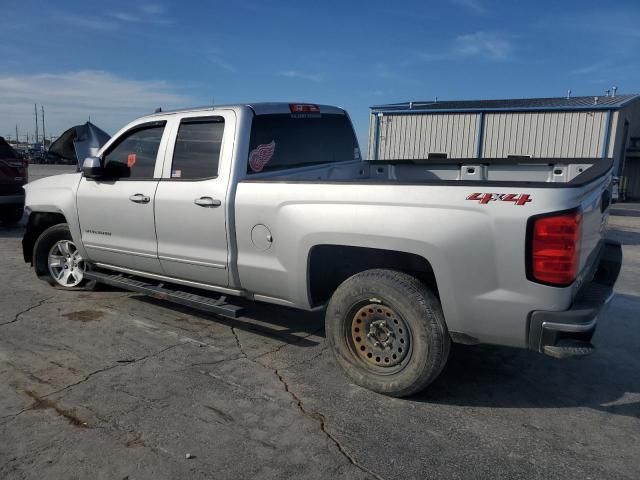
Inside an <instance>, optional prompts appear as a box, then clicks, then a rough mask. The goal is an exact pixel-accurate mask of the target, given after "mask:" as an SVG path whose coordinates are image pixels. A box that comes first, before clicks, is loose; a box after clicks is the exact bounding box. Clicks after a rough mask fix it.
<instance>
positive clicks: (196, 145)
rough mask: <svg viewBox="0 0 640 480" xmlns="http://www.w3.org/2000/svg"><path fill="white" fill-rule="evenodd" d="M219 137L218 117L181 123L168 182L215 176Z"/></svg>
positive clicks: (188, 120) (220, 122)
mask: <svg viewBox="0 0 640 480" xmlns="http://www.w3.org/2000/svg"><path fill="white" fill-rule="evenodd" d="M223 133H224V119H223V118H221V117H214V118H194V119H184V120H182V122H180V128H179V129H178V135H177V137H176V145H175V148H174V150H173V162H172V164H171V178H172V179H173V180H198V179H205V178H213V177H216V176H218V162H219V160H220V148H221V146H222V134H223Z"/></svg>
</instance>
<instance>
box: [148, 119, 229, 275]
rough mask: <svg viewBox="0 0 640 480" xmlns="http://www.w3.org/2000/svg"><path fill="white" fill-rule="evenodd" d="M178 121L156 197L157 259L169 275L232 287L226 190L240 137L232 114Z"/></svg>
mask: <svg viewBox="0 0 640 480" xmlns="http://www.w3.org/2000/svg"><path fill="white" fill-rule="evenodd" d="M214 113H215V112H211V111H209V112H202V114H200V113H198V114H193V115H191V116H186V117H183V118H179V119H176V120H175V121H176V122H178V121H179V125H176V127H177V128H174V131H175V132H176V133H175V135H174V137H175V140H173V138H172V140H171V141H170V143H169V146H168V149H167V157H166V158H167V160H166V162H165V170H164V172H163V178H162V180H161V181H160V183H159V184H158V190H157V192H156V205H155V209H156V232H157V235H158V257H159V258H160V263H161V265H162V268H163V270H164V271H165V273H166V275H169V276H171V277H175V278H179V279H182V280H190V281H193V282H199V283H206V284H210V285H217V286H222V287H226V286H227V285H228V281H229V280H228V276H229V272H228V258H227V253H228V245H227V228H226V224H227V212H228V208H227V188H228V186H229V178H230V165H231V155H232V153H233V144H234V136H235V118H234V116H233V113H231V112H229V111H220V112H219V113H217V114H214Z"/></svg>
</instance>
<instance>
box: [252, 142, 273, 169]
mask: <svg viewBox="0 0 640 480" xmlns="http://www.w3.org/2000/svg"><path fill="white" fill-rule="evenodd" d="M275 151H276V142H275V141H273V140H272V141H271V143H263V144H262V145H258V146H257V147H256V148H254V149H253V150H251V153H249V167H251V170H253V171H254V172H261V171H262V169H263V168H264V166H265V165H266V164H267V163H269V160H271V157H273V153H274V152H275Z"/></svg>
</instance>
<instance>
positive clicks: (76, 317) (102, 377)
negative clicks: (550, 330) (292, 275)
mask: <svg viewBox="0 0 640 480" xmlns="http://www.w3.org/2000/svg"><path fill="white" fill-rule="evenodd" d="M614 212H615V213H616V214H615V215H613V216H612V217H611V220H610V228H611V236H612V237H614V238H617V239H619V240H621V241H622V242H623V243H624V254H625V260H624V266H623V272H622V275H621V278H620V280H619V283H618V285H617V288H616V291H617V295H616V296H615V297H614V299H613V301H612V303H611V304H610V306H609V308H608V309H607V311H606V312H605V313H604V314H603V316H602V321H601V324H600V325H599V328H598V331H597V333H596V336H595V339H594V343H595V344H596V345H597V346H598V349H597V351H596V353H594V355H592V356H591V357H589V358H586V359H583V360H569V361H556V360H553V359H550V358H546V357H544V356H542V355H538V354H533V353H530V352H527V351H523V350H515V349H506V348H498V347H490V346H477V347H459V346H456V347H454V349H453V351H452V355H451V358H450V361H449V364H448V366H447V367H446V369H445V370H444V372H443V374H442V375H441V377H440V378H439V379H438V380H437V381H436V382H435V383H434V384H433V385H432V386H431V387H430V389H429V390H428V391H426V392H424V393H422V394H420V395H418V396H415V397H413V398H410V399H405V400H398V399H392V398H387V397H384V396H381V395H377V394H374V393H372V392H370V391H367V390H364V389H362V388H359V387H356V386H354V385H352V384H350V383H349V382H348V381H347V380H346V379H345V377H344V376H343V375H342V374H341V372H340V371H339V369H338V367H337V366H336V364H335V363H334V361H333V359H332V358H331V355H330V354H329V352H328V351H327V350H326V348H325V343H324V332H323V329H322V324H323V321H322V314H321V313H319V314H309V313H304V312H298V311H294V310H290V309H285V308H278V307H275V306H269V305H263V304H244V305H245V306H246V307H247V308H246V311H245V316H243V317H241V318H239V319H236V320H222V319H219V318H216V317H213V316H208V315H205V314H201V313H198V312H195V311H191V310H187V309H182V308H179V307H176V306H174V305H171V304H167V303H163V302H161V301H156V300H152V299H150V298H148V297H145V296H141V295H137V294H131V293H126V292H122V291H116V290H105V289H103V290H101V291H97V292H91V293H88V292H61V291H58V290H54V289H52V288H50V287H49V286H48V285H46V284H44V283H43V282H40V281H38V280H37V279H36V278H35V276H34V274H33V272H32V270H31V269H30V268H29V266H28V265H26V264H25V263H24V262H23V261H22V259H21V251H20V239H21V235H22V230H21V229H20V228H16V229H0V271H2V273H3V274H4V277H5V281H4V282H3V283H2V284H0V295H1V297H0V298H2V304H1V305H2V308H1V309H0V439H1V440H0V478H3V479H18V478H33V479H42V478H47V479H58V478H60V479H62V478H64V479H69V478H91V479H102V478H104V479H131V480H133V479H165V478H166V479H170V478H190V479H191V478H233V479H237V478H261V479H262V478H305V479H306V478H317V479H326V478H348V479H352V478H356V479H357V478H385V479H391V478H420V479H425V478H438V479H449V478H450V479H460V478H474V479H476V478H510V479H513V478H527V479H528V478H539V479H550V478H594V479H597V478H607V479H616V478H626V479H636V478H638V472H639V471H640V456H639V455H638V453H639V452H640V437H639V436H638V432H639V431H640V373H639V372H640V359H639V358H638V351H640V350H639V347H640V329H639V328H638V320H639V317H640V315H638V314H639V312H640V298H639V297H638V295H639V294H640V291H639V289H640V205H624V206H623V207H622V206H616V207H615V209H614ZM187 454H190V456H191V458H187Z"/></svg>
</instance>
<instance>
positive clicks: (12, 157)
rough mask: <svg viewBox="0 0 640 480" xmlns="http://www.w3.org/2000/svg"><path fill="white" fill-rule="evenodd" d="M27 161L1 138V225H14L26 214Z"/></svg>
mask: <svg viewBox="0 0 640 480" xmlns="http://www.w3.org/2000/svg"><path fill="white" fill-rule="evenodd" d="M28 167H29V163H28V162H27V160H25V159H23V158H21V157H20V156H19V155H18V153H17V152H16V151H15V150H14V149H13V148H11V146H10V145H9V144H8V143H7V142H6V141H5V140H4V138H2V137H0V223H2V224H4V225H14V224H16V223H18V222H19V221H20V220H21V219H22V215H23V213H24V190H23V189H22V187H23V185H24V184H26V183H27V180H28Z"/></svg>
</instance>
